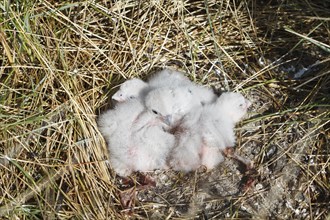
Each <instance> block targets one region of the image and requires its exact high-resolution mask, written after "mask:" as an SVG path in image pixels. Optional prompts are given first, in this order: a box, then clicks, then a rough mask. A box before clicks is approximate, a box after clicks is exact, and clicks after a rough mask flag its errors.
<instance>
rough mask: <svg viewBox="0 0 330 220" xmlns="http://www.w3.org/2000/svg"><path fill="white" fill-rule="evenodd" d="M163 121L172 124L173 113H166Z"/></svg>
mask: <svg viewBox="0 0 330 220" xmlns="http://www.w3.org/2000/svg"><path fill="white" fill-rule="evenodd" d="M162 121H163V122H164V123H165V124H167V125H168V126H170V125H171V124H172V116H171V115H165V116H163V117H162Z"/></svg>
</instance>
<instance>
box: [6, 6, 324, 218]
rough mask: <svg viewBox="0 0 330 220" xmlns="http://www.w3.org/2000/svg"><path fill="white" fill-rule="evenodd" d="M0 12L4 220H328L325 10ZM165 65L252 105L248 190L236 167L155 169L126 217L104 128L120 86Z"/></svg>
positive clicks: (243, 136) (242, 144)
mask: <svg viewBox="0 0 330 220" xmlns="http://www.w3.org/2000/svg"><path fill="white" fill-rule="evenodd" d="M0 6H1V7H0V11H1V16H0V23H1V25H0V39H1V44H0V48H1V51H2V53H1V55H0V63H1V67H0V70H1V71H0V120H1V122H0V167H1V169H0V195H1V196H0V216H1V218H4V219H14V218H17V219H72V218H74V219H125V218H129V217H133V218H137V219H144V218H153V219H186V218H192V219H193V218H196V219H219V218H221V219H222V218H242V219H246V218H261V219H264V218H274V217H277V218H281V219H284V218H309V219H325V218H326V217H327V216H328V215H329V214H328V210H329V203H328V201H329V200H330V195H329V191H330V189H329V185H330V182H329V179H330V178H329V171H330V170H329V167H330V166H329V164H330V161H329V116H330V114H329V103H330V98H329V88H330V85H329V84H330V83H329V80H330V77H329V75H330V74H329V73H330V71H329V61H330V59H329V52H330V46H329V45H330V42H329V39H330V36H329V33H330V29H329V19H328V17H329V8H330V5H329V3H328V2H324V1H303V2H301V1H297V0H293V1H281V2H277V1H233V0H230V1H220V2H219V1H215V0H214V1H148V2H144V1H108V0H103V1H83V2H74V1H72V2H67V1H66V2H63V3H60V2H59V1H52V0H49V1H45V0H43V1H27V0H23V1H19V2H9V1H8V2H5V3H3V4H0ZM164 67H173V68H176V69H178V70H180V71H183V72H185V73H186V74H187V76H188V77H189V78H190V79H191V80H193V81H194V82H196V83H199V84H203V85H205V86H209V87H213V88H214V89H215V90H218V91H224V90H239V91H240V92H242V93H243V94H244V95H245V96H246V97H247V98H249V99H250V100H252V101H253V109H252V110H251V112H250V115H249V117H248V118H247V119H246V120H244V121H243V122H242V123H241V124H240V125H239V126H238V127H237V129H236V134H237V140H238V141H237V146H236V151H237V152H238V153H239V154H240V155H241V156H244V157H245V158H248V159H249V160H251V161H253V163H254V165H253V166H254V169H255V171H256V172H255V173H252V174H249V179H248V180H251V181H244V180H245V179H244V178H246V175H243V174H242V173H241V172H239V171H238V169H239V167H238V166H237V165H236V164H235V163H233V162H232V161H231V160H229V159H227V160H226V161H225V162H224V163H222V164H221V165H220V166H219V167H217V168H216V169H214V170H212V171H211V172H204V171H201V170H198V171H196V172H193V173H188V174H184V173H180V172H174V171H159V170H158V171H155V172H152V173H150V175H151V176H152V177H153V178H154V179H155V180H156V182H157V185H156V186H155V187H154V188H152V189H145V190H142V191H139V192H136V193H135V192H132V193H133V194H134V193H135V194H134V196H133V197H134V201H133V200H132V203H131V204H130V206H129V208H127V207H125V206H123V204H122V203H121V198H120V195H121V194H122V192H123V191H124V189H123V187H122V185H123V184H122V183H121V182H119V180H118V178H117V176H116V175H115V173H114V172H113V171H112V169H111V167H110V166H109V163H108V162H107V160H108V151H107V147H106V143H105V141H104V140H103V138H102V136H101V134H100V132H99V131H98V129H97V124H96V118H97V115H99V114H100V112H102V111H103V110H105V109H107V108H109V107H110V106H111V105H110V104H109V103H110V102H109V98H110V97H111V95H112V94H113V93H114V92H115V91H116V90H117V88H118V85H120V83H121V82H123V81H124V80H126V79H128V78H132V77H138V78H141V79H145V78H147V77H148V76H149V75H151V74H153V73H154V72H155V71H157V70H159V69H161V68H164ZM131 179H132V180H133V181H135V182H136V184H138V182H139V180H138V177H137V176H134V175H133V176H132V177H131ZM242 182H244V184H245V186H247V187H243V188H242V187H240V186H241V184H242ZM128 209H129V210H128Z"/></svg>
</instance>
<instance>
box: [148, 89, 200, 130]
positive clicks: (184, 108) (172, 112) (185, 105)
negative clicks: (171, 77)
mask: <svg viewBox="0 0 330 220" xmlns="http://www.w3.org/2000/svg"><path fill="white" fill-rule="evenodd" d="M145 104H146V107H147V108H148V109H149V110H150V111H152V112H153V113H154V114H155V115H157V116H158V117H159V118H160V119H162V120H163V121H164V122H165V123H166V124H168V125H169V126H170V127H173V126H175V125H176V124H177V123H178V122H179V121H180V120H181V119H182V117H183V116H184V115H186V114H187V113H188V112H189V111H190V110H192V109H193V108H195V107H196V106H201V103H200V101H199V100H197V99H196V98H195V97H194V96H193V94H192V91H191V89H190V86H188V87H187V86H185V87H177V88H169V87H163V88H158V89H154V90H151V91H150V92H149V93H148V95H147V96H146V98H145Z"/></svg>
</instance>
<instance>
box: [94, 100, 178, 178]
mask: <svg viewBox="0 0 330 220" xmlns="http://www.w3.org/2000/svg"><path fill="white" fill-rule="evenodd" d="M98 126H99V130H100V132H101V133H102V135H103V136H104V138H105V140H106V141H107V144H108V149H109V155H110V158H109V159H110V164H111V166H112V168H113V169H114V170H115V172H116V173H117V174H118V175H120V176H127V175H129V174H131V173H132V172H134V171H142V172H143V171H152V170H154V169H161V168H166V158H167V155H168V153H169V151H170V149H171V148H172V147H173V145H174V140H175V138H174V136H173V135H172V134H169V133H167V132H165V131H164V129H163V128H164V126H166V125H165V124H164V123H163V122H162V121H160V120H159V118H157V117H156V116H155V115H154V114H153V113H152V112H149V111H146V109H145V106H144V105H143V104H142V102H141V101H140V100H138V99H131V100H128V101H126V102H123V103H119V104H118V105H117V106H116V108H115V109H111V110H109V111H107V112H105V113H103V114H101V115H100V117H99V120H98Z"/></svg>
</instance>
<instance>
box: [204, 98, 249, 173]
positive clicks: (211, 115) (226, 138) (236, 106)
mask: <svg viewBox="0 0 330 220" xmlns="http://www.w3.org/2000/svg"><path fill="white" fill-rule="evenodd" d="M250 105H251V102H250V101H249V100H247V99H246V98H244V96H243V95H242V94H240V93H234V92H226V93H223V94H222V95H221V96H220V97H219V98H218V99H217V101H216V102H215V103H214V104H211V105H209V106H208V107H206V108H205V109H204V112H203V119H202V122H203V130H204V131H203V145H202V151H201V164H202V165H204V166H206V167H207V168H208V169H212V168H214V167H215V166H216V165H218V164H219V163H220V162H222V161H223V159H224V158H223V155H222V152H223V151H224V150H225V149H226V148H227V147H233V146H234V145H235V140H236V138H235V133H234V127H235V124H236V123H237V122H239V121H240V120H241V119H242V118H243V117H244V115H245V114H246V113H247V109H248V108H249V106H250Z"/></svg>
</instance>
